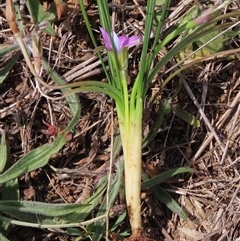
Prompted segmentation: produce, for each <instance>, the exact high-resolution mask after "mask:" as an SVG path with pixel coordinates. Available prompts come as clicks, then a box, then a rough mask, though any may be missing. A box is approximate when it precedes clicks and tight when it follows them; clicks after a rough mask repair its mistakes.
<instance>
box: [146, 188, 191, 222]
mask: <svg viewBox="0 0 240 241" xmlns="http://www.w3.org/2000/svg"><path fill="white" fill-rule="evenodd" d="M151 190H152V191H153V194H154V196H155V197H156V198H157V199H158V200H159V201H160V202H162V203H163V204H165V205H166V206H167V207H168V208H169V209H170V210H171V211H172V212H174V213H176V214H177V215H178V216H179V217H181V218H182V219H183V220H185V221H186V220H187V214H186V213H185V212H184V211H183V209H182V208H181V207H180V206H179V204H178V203H177V202H176V201H175V200H174V199H173V198H172V197H171V195H170V194H169V193H167V192H166V191H165V190H164V189H163V188H162V187H160V186H157V187H154V188H151Z"/></svg>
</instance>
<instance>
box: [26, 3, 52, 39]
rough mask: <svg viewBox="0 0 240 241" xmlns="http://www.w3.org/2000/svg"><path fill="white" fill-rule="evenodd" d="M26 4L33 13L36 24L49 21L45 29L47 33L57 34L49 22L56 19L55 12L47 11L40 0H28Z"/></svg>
mask: <svg viewBox="0 0 240 241" xmlns="http://www.w3.org/2000/svg"><path fill="white" fill-rule="evenodd" d="M26 5H27V8H28V10H29V12H30V14H31V17H32V18H33V22H34V24H35V25H39V24H40V23H41V22H43V21H46V22H48V23H47V27H46V28H45V29H44V30H43V31H44V32H46V33H47V34H50V35H55V34H56V33H55V31H54V29H53V28H52V26H51V25H50V23H49V22H50V21H52V20H54V19H55V15H54V14H53V13H47V12H45V11H44V10H43V8H42V5H41V4H40V2H39V1H38V0H27V1H26Z"/></svg>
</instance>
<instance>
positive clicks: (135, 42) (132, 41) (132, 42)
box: [126, 36, 141, 48]
mask: <svg viewBox="0 0 240 241" xmlns="http://www.w3.org/2000/svg"><path fill="white" fill-rule="evenodd" d="M140 42H141V37H140V36H132V37H130V38H128V44H127V45H126V47H128V48H130V47H133V46H136V45H138V44H140Z"/></svg>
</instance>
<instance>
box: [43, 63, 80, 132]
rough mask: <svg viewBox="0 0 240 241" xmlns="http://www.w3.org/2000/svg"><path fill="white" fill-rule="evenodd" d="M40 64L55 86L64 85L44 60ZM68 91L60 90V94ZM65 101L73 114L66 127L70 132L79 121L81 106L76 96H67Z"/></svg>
mask: <svg viewBox="0 0 240 241" xmlns="http://www.w3.org/2000/svg"><path fill="white" fill-rule="evenodd" d="M42 64H43V66H44V68H45V69H46V70H47V72H48V74H49V75H50V76H51V77H52V79H53V81H54V82H55V83H56V84H58V85H62V84H65V83H66V82H65V81H64V80H63V79H62V78H61V77H60V76H59V75H58V74H57V73H56V72H55V71H54V70H53V69H51V67H50V66H49V64H48V63H47V62H46V61H45V60H42ZM69 90H70V88H64V89H61V91H62V93H66V92H67V91H69ZM66 100H67V102H68V105H69V107H70V108H71V111H72V113H73V118H72V119H71V121H70V123H69V124H68V127H67V130H69V131H71V130H72V129H73V128H74V126H75V125H76V124H77V122H78V120H79V117H80V113H81V104H80V101H79V99H78V97H77V95H76V94H71V95H69V96H67V97H66Z"/></svg>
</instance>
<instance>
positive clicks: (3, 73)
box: [0, 56, 18, 84]
mask: <svg viewBox="0 0 240 241" xmlns="http://www.w3.org/2000/svg"><path fill="white" fill-rule="evenodd" d="M17 59H18V56H15V57H13V58H12V59H11V61H9V62H8V63H6V65H5V66H4V67H3V68H2V69H0V84H1V83H2V82H3V81H4V80H5V78H6V77H7V75H8V73H9V72H10V71H11V69H12V68H13V66H14V64H15V63H16V62H17Z"/></svg>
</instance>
